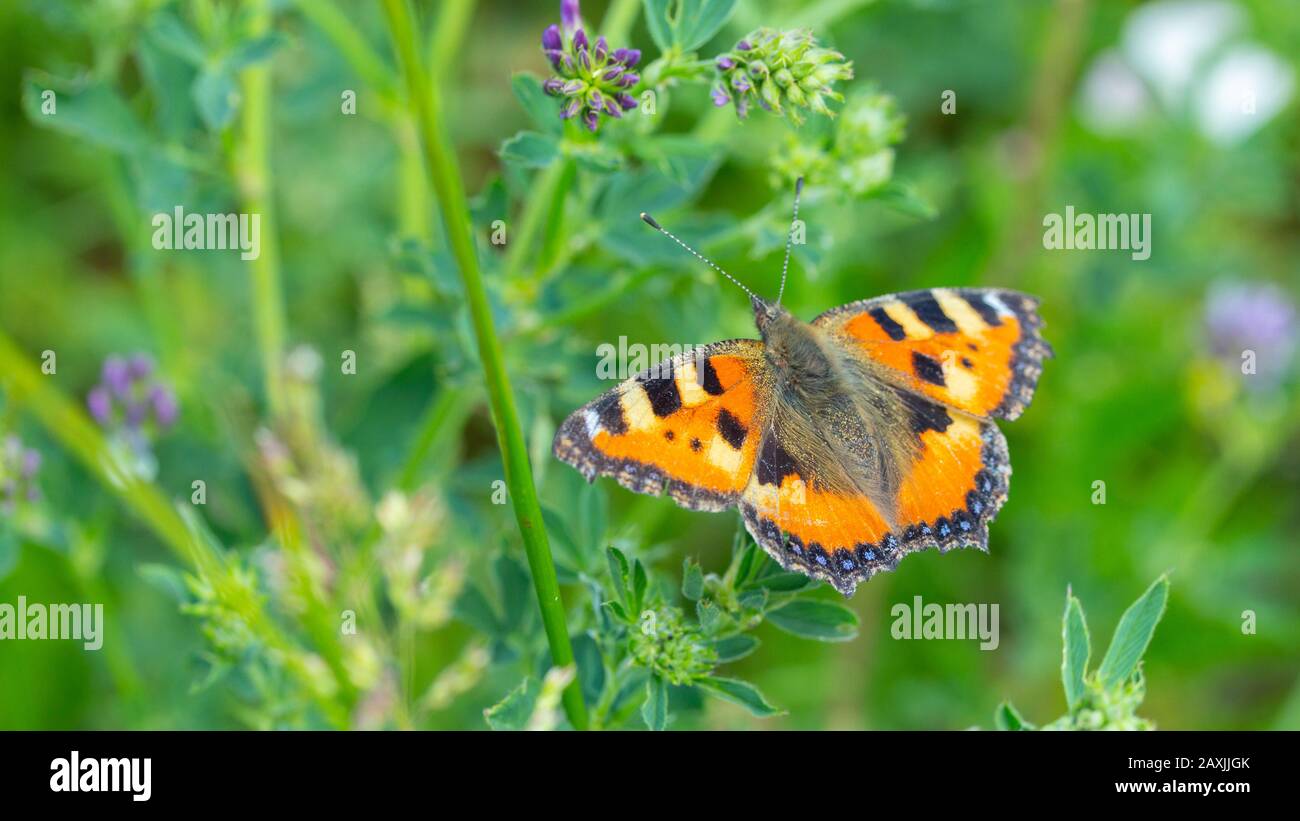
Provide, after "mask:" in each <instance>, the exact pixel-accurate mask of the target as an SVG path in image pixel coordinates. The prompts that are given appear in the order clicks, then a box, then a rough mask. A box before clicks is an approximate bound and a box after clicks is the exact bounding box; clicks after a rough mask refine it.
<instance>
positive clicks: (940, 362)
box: [553, 181, 1052, 596]
mask: <svg viewBox="0 0 1300 821" xmlns="http://www.w3.org/2000/svg"><path fill="white" fill-rule="evenodd" d="M801 182H802V181H801ZM800 187H801V186H800ZM795 215H796V218H797V215H798V197H797V195H796V199H795ZM642 218H643V219H645V221H646V222H647V223H649V224H650V225H651V226H652V227H654V228H656V229H658V230H660V231H662V232H663V233H665V234H667V235H668V236H669V237H671V238H672V239H673V240H675V241H676V242H678V244H680V245H682V246H683V247H684V248H686V249H687V250H688V251H691V253H695V252H694V250H692V249H691V248H689V246H686V244H685V243H683V242H681V240H678V239H677V238H676V237H675V236H673V235H672V234H670V233H669V232H667V231H664V229H663V228H660V227H659V225H658V223H656V222H655V221H654V220H653V219H652V218H650V217H648V216H646V215H644V214H643V215H642ZM789 250H790V245H789V243H787V245H786V266H787V268H788V264H789ZM696 256H697V257H699V254H696ZM700 259H702V260H704V258H703V257H700ZM704 261H705V262H706V263H708V264H709V265H712V263H709V262H708V260H704ZM713 267H714V268H715V269H716V270H718V271H719V273H722V274H723V275H724V276H727V278H728V279H732V281H733V282H735V280H734V278H732V277H731V276H730V275H729V274H727V273H726V272H725V271H722V270H721V269H720V268H717V266H713ZM736 284H738V285H739V284H740V283H739V282H737V283H736ZM781 284H782V290H784V286H785V275H784V273H783V274H782V278H781ZM741 287H742V288H744V286H743V285H741ZM745 290H746V291H747V292H748V290H749V289H747V288H746V289H745ZM749 293H750V298H751V302H752V304H753V308H754V320H755V322H756V324H757V325H758V332H759V335H760V336H761V337H762V339H761V340H755V339H732V340H728V341H726V342H717V343H714V344H712V345H708V346H705V347H702V348H698V349H696V350H694V351H691V352H690V353H688V354H685V355H682V356H679V357H676V358H674V359H671V360H669V361H667V362H663V363H660V364H659V365H656V366H655V367H652V368H650V369H649V370H647V371H645V372H644V373H641V374H639V375H637V376H635V377H633V378H631V379H629V380H627V381H625V382H623V383H621V384H620V385H618V387H616V388H614V389H613V390H611V391H609V392H607V393H605V394H604V395H602V396H600V397H599V398H597V399H596V400H594V401H592V402H590V403H588V404H587V405H584V406H583V407H581V408H579V409H578V410H577V411H575V412H574V413H573V414H572V415H571V416H570V417H569V418H568V419H567V420H565V422H564V424H563V425H561V426H560V429H559V431H558V432H557V433H556V436H555V443H554V448H553V449H554V452H555V455H556V456H557V457H559V458H560V459H562V460H563V461H565V462H567V463H569V464H570V465H573V466H574V467H576V468H577V469H578V470H579V471H581V472H582V474H583V475H584V476H585V477H586V478H587V480H588V481H594V479H595V477H596V475H597V474H603V475H607V476H613V477H614V478H615V479H617V480H618V482H619V484H621V485H623V486H624V487H626V488H629V489H630V490H634V491H636V492H638V493H649V494H652V495H658V494H660V493H662V492H663V491H664V489H665V488H667V490H668V493H669V494H670V495H671V496H672V498H673V500H674V501H676V502H677V504H679V505H681V506H682V507H686V508H689V509H691V510H709V511H720V510H725V509H727V508H730V507H733V506H736V507H739V508H740V513H741V515H742V516H743V517H744V520H745V527H746V528H747V529H748V530H749V532H750V534H751V535H753V537H754V539H756V540H757V541H758V543H759V544H760V545H762V546H763V549H764V550H766V551H767V552H768V554H770V555H771V556H772V557H773V558H775V559H776V560H777V561H778V562H780V563H781V566H782V567H785V568H786V569H787V570H798V571H800V572H802V573H805V574H807V575H809V576H811V577H813V578H815V579H821V580H824V581H828V582H830V583H831V584H832V585H834V586H835V588H836V589H837V590H839V591H840V592H841V593H843V594H844V595H846V596H848V595H851V594H852V593H853V590H854V588H855V587H856V586H857V584H858V583H859V582H861V581H865V580H866V579H868V578H870V577H871V576H872V575H873V574H875V573H877V572H879V571H882V570H892V569H893V568H894V567H895V566H896V565H897V564H898V561H899V559H900V558H902V557H903V556H904V555H906V554H908V553H911V552H913V551H916V550H921V549H924V548H928V547H938V548H939V549H940V551H946V550H948V549H949V548H952V547H959V546H964V545H970V546H974V547H978V548H979V549H981V550H985V551H987V549H988V529H987V525H988V522H989V521H990V520H992V518H993V516H994V514H996V513H997V511H998V509H999V508H1000V507H1001V506H1002V504H1003V502H1005V501H1006V499H1007V485H1008V479H1009V477H1010V475H1011V463H1010V459H1009V456H1008V454H1007V443H1006V439H1004V438H1003V436H1002V432H1001V431H1000V430H998V427H997V425H996V424H995V423H994V422H993V420H994V419H998V418H1001V419H1015V418H1017V417H1018V416H1020V414H1021V412H1022V411H1024V409H1025V406H1027V405H1028V404H1029V401H1030V399H1031V398H1032V397H1033V393H1034V387H1035V385H1036V384H1037V382H1038V376H1039V374H1040V373H1041V371H1042V363H1043V359H1044V358H1045V357H1050V356H1051V355H1052V349H1051V347H1050V346H1049V345H1048V344H1047V342H1046V341H1044V340H1043V338H1042V337H1041V336H1040V334H1039V329H1040V328H1041V327H1042V324H1043V323H1042V320H1040V319H1039V317H1038V314H1037V313H1036V308H1037V303H1036V301H1035V300H1034V299H1033V298H1032V297H1029V296H1026V295H1024V294H1020V293H1016V292H1014V291H1006V290H1000V289H994V288H934V289H929V290H924V291H909V292H907V293H902V294H894V295H891V296H882V297H877V298H875V299H868V300H863V301H860V302H854V303H851V304H848V305H844V306H841V307H839V308H834V309H832V310H830V311H827V312H826V313H824V314H822V315H821V316H819V317H817V318H816V319H814V320H813V321H812V322H811V323H806V322H803V321H802V320H800V319H797V318H795V317H794V316H791V315H790V313H789V312H788V311H786V310H785V309H784V308H782V307H781V304H780V302H781V295H780V292H778V295H777V301H776V304H770V303H768V302H766V301H764V300H763V299H761V298H760V297H758V296H756V295H754V294H753V293H752V292H749Z"/></svg>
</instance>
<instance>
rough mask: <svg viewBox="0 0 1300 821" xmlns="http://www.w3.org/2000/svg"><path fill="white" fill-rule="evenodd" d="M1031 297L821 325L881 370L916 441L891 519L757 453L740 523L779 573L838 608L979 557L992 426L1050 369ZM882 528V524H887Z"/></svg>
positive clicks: (780, 457)
mask: <svg viewBox="0 0 1300 821" xmlns="http://www.w3.org/2000/svg"><path fill="white" fill-rule="evenodd" d="M1036 307H1037V306H1036V303H1035V302H1034V300H1033V299H1032V298H1031V297H1028V296H1025V295H1023V294H1018V293H1015V292H1012V291H1004V290H993V289H934V290H926V291H913V292H909V293H904V294H897V295H891V296H884V297H878V298H876V299H870V300H863V301H861V302H856V303H852V304H850V305H845V306H842V307H840V308H835V309H833V310H831V311H828V312H826V313H824V314H822V315H821V316H819V317H818V318H817V319H815V320H813V325H815V326H817V327H819V328H822V329H823V330H825V331H827V332H828V333H829V334H830V335H831V336H832V338H833V340H835V341H837V342H839V343H840V344H842V345H844V346H845V347H847V348H848V349H849V350H852V351H855V352H857V353H859V354H860V355H862V356H864V357H866V358H868V359H870V360H871V361H872V362H875V363H878V364H882V365H885V366H887V367H888V368H889V369H890V370H891V371H892V372H893V374H894V376H896V379H895V380H894V381H895V382H896V386H895V390H896V391H897V394H898V396H899V398H900V399H901V400H902V401H903V403H904V404H905V406H906V408H907V411H908V414H909V417H910V421H909V424H910V427H911V431H910V432H911V434H912V435H913V436H915V438H916V440H915V447H914V448H913V449H912V453H913V455H912V458H911V461H910V462H909V463H908V464H907V465H905V466H904V469H903V471H902V478H901V481H900V482H899V483H898V487H897V491H896V496H895V498H894V499H893V505H892V508H893V509H892V511H891V512H890V513H889V515H886V513H885V512H883V511H881V510H879V509H877V507H876V505H875V504H873V503H872V501H871V500H870V499H869V498H867V497H866V496H863V495H860V494H850V495H844V494H836V493H832V492H827V491H826V490H824V489H821V488H820V483H819V482H818V481H817V477H816V476H811V475H802V474H803V473H806V471H803V470H802V468H801V466H799V465H795V464H793V463H792V462H791V461H790V460H789V457H788V455H787V454H785V453H784V451H783V450H782V449H781V448H780V431H770V432H769V433H768V435H767V438H765V439H764V441H763V443H762V444H761V445H760V453H759V462H758V465H757V468H758V469H757V470H756V471H755V475H754V477H753V479H752V480H751V482H750V484H749V485H748V486H747V487H746V489H745V492H744V494H743V496H742V502H741V514H742V516H743V517H744V519H745V524H746V527H747V528H748V530H749V531H750V533H751V534H753V535H754V538H755V539H757V540H758V542H759V543H760V544H761V545H762V546H763V547H764V548H765V549H766V550H767V552H768V553H770V554H771V555H772V556H774V557H775V558H776V559H777V560H778V561H780V562H781V564H782V565H783V566H785V567H787V568H788V569H797V570H799V571H801V572H803V573H806V574H808V575H810V576H813V577H814V578H818V579H822V580H824V581H828V582H830V583H831V584H832V585H834V586H835V587H836V589H838V590H840V591H841V592H842V593H844V594H846V595H848V594H850V593H852V592H853V590H854V588H855V587H856V585H857V584H858V583H860V582H862V581H864V580H866V579H868V578H870V577H871V576H872V575H873V574H875V573H877V572H880V571H882V570H890V569H893V568H894V567H895V566H897V564H898V561H899V560H900V559H901V558H902V557H903V556H904V555H906V554H908V553H911V552H914V551H916V550H922V549H925V548H929V547H938V548H939V549H940V550H941V551H945V550H948V549H950V548H952V547H958V546H962V545H974V546H976V547H978V548H980V549H985V550H986V549H987V544H988V522H989V521H991V520H992V519H993V517H994V515H995V514H996V513H997V511H998V510H999V509H1000V508H1001V507H1002V504H1003V503H1004V502H1005V501H1006V498H1007V488H1008V481H1009V478H1010V475H1011V463H1010V457H1009V455H1008V453H1007V445H1006V439H1005V438H1004V437H1003V435H1002V432H1001V431H999V430H998V428H997V426H996V424H994V423H993V422H992V421H991V417H1000V418H1006V419H1014V418H1016V417H1017V416H1019V415H1020V413H1021V412H1022V411H1023V410H1024V408H1025V406H1026V405H1027V404H1028V403H1029V401H1030V400H1031V399H1032V397H1033V391H1034V388H1035V386H1036V384H1037V380H1038V376H1039V374H1040V373H1041V371H1042V360H1043V358H1045V357H1048V356H1051V354H1052V351H1051V348H1050V346H1049V345H1048V344H1047V343H1046V342H1045V341H1044V340H1043V339H1042V337H1041V335H1040V333H1039V329H1040V328H1041V327H1042V322H1041V320H1040V319H1039V318H1038V315H1037V313H1036ZM891 519H892V522H891Z"/></svg>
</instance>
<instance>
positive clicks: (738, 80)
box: [731, 71, 753, 94]
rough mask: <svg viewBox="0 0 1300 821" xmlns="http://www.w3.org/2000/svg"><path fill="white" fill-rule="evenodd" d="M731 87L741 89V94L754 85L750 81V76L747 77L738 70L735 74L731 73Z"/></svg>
mask: <svg viewBox="0 0 1300 821" xmlns="http://www.w3.org/2000/svg"><path fill="white" fill-rule="evenodd" d="M731 87H732V88H734V89H736V91H739V92H740V93H741V94H744V93H745V92H747V91H749V90H750V88H752V87H753V86H752V84H751V83H750V82H749V78H748V77H746V76H745V75H744V74H743V73H742V72H739V71H738V72H736V73H735V74H733V75H731Z"/></svg>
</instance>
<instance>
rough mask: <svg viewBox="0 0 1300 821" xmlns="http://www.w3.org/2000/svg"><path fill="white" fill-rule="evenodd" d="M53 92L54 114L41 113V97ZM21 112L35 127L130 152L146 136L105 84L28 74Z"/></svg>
mask: <svg viewBox="0 0 1300 821" xmlns="http://www.w3.org/2000/svg"><path fill="white" fill-rule="evenodd" d="M45 91H53V92H54V113H52V114H46V113H44V112H43V110H42V109H43V108H44V106H43V103H44V101H43V100H42V99H41V95H42V94H43V93H44V92H45ZM23 110H24V111H25V112H26V113H27V118H28V119H29V120H31V121H32V122H33V123H35V124H36V125H39V126H42V127H45V128H51V129H54V130H55V131H61V132H63V133H64V134H71V135H72V136H74V137H79V138H81V139H83V140H87V141H89V142H91V143H94V144H96V145H100V146H103V147H105V148H111V149H113V150H115V151H121V152H124V153H130V152H134V151H138V150H140V149H143V148H145V147H146V146H147V145H148V143H149V137H148V134H147V133H146V132H145V130H144V127H143V126H142V125H141V124H140V121H139V120H137V119H136V116H135V114H134V113H133V112H132V111H131V108H130V107H129V106H128V105H127V104H126V102H125V101H124V100H123V99H122V98H121V97H120V96H118V94H117V92H116V91H114V90H113V89H112V88H110V87H109V86H107V85H104V84H101V83H71V82H66V81H62V80H58V79H56V78H53V77H48V76H46V75H44V74H36V73H29V74H28V76H27V78H26V80H25V81H24V83H23Z"/></svg>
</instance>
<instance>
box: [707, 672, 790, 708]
mask: <svg viewBox="0 0 1300 821" xmlns="http://www.w3.org/2000/svg"><path fill="white" fill-rule="evenodd" d="M695 686H696V687H699V688H700V689H702V690H704V691H705V692H706V693H708V694H709V695H711V696H715V697H717V698H720V699H722V700H723V701H730V702H731V703H732V704H739V705H740V706H741V707H744V708H745V709H746V710H748V711H749V712H750V714H751V715H755V716H758V717H759V718H769V717H771V716H778V715H781V714H782V713H784V712H785V711H784V710H779V709H777V708H776V707H773V706H772V704H771V703H770V702H769V701H768V700H767V699H766V698H764V697H763V694H762V693H760V692H759V691H758V688H757V687H755V686H754V685H752V684H750V683H749V682H747V681H741V680H740V679H735V678H723V677H721V676H706V677H705V678H702V679H699V680H697V681H696V682H695Z"/></svg>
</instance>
